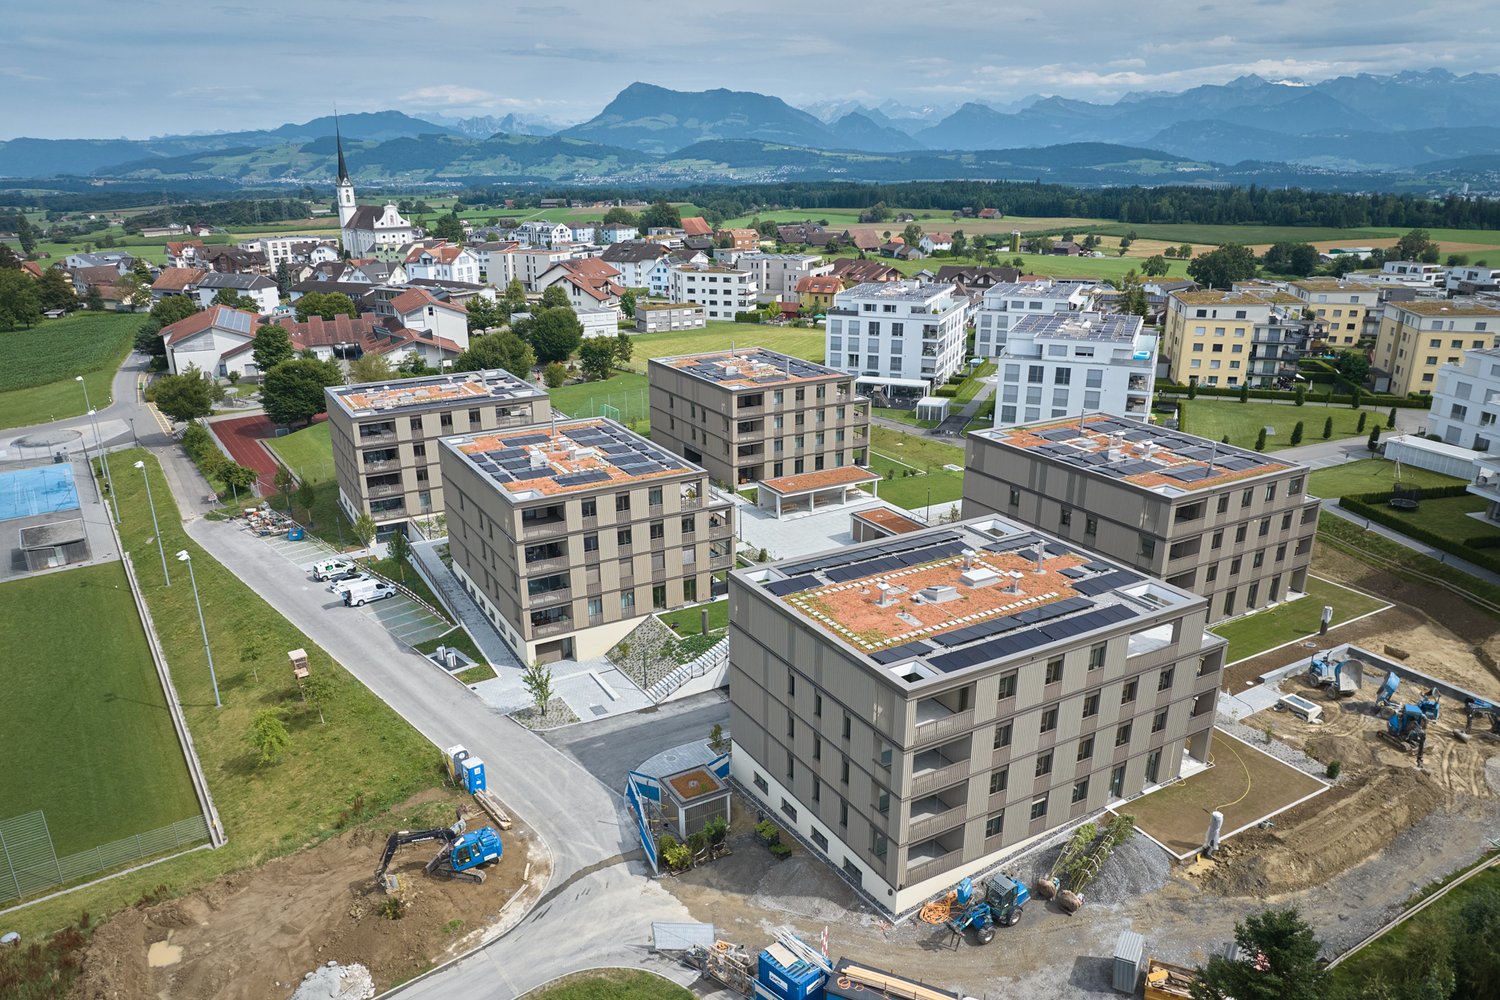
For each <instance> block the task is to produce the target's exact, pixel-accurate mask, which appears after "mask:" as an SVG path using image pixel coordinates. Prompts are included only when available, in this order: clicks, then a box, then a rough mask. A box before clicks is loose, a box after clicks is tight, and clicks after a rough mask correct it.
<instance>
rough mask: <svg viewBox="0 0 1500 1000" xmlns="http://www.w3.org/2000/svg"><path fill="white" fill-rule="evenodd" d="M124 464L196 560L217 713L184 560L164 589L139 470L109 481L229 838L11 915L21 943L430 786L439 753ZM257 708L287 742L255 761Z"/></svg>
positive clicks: (309, 839) (154, 471)
mask: <svg viewBox="0 0 1500 1000" xmlns="http://www.w3.org/2000/svg"><path fill="white" fill-rule="evenodd" d="M120 459H121V461H123V462H126V463H132V462H135V461H137V460H139V459H144V460H145V461H146V464H147V471H148V474H149V475H150V476H151V479H152V483H151V486H152V490H153V492H154V495H155V499H156V510H157V514H158V515H159V521H160V524H161V528H162V535H163V541H164V542H165V543H166V546H167V551H168V552H169V553H170V552H175V551H177V550H179V549H186V550H187V551H188V552H190V553H191V554H192V557H193V568H194V571H195V572H196V576H197V581H198V592H199V594H200V595H201V597H202V601H203V613H204V618H205V621H206V622H207V625H208V637H209V644H210V646H211V647H212V649H213V652H214V666H215V668H216V669H217V671H218V678H219V689H220V692H221V694H222V697H223V702H224V707H223V708H215V707H214V698H213V691H212V689H211V687H210V684H209V675H208V663H207V660H206V658H205V656H204V651H203V640H202V639H201V638H200V635H199V631H198V617H197V611H196V609H195V607H194V601H193V590H192V587H190V586H189V585H188V575H187V572H186V569H187V567H186V566H184V565H182V564H181V563H178V562H175V561H174V562H171V569H172V586H171V587H166V586H164V585H163V579H162V568H161V561H160V559H159V557H158V556H157V553H156V551H155V549H154V548H153V546H151V545H149V544H148V543H147V538H148V537H150V536H151V535H152V527H151V515H150V512H149V510H148V509H147V505H146V492H145V485H144V483H143V481H142V477H140V476H127V477H124V478H123V479H121V480H117V481H116V483H115V487H116V490H115V492H116V496H117V497H118V498H119V502H120V507H121V512H122V515H123V519H122V524H121V533H122V536H123V540H124V545H125V548H126V550H127V551H130V552H132V553H134V565H135V568H136V573H137V574H138V576H139V578H140V581H141V586H142V588H143V591H144V593H145V596H146V601H147V604H148V606H149V607H150V610H151V614H152V616H153V618H154V619H155V623H156V628H157V632H158V634H159V635H160V637H161V641H162V645H163V649H164V651H165V653H166V657H167V661H168V663H169V664H170V666H171V669H172V677H173V680H174V681H175V683H176V685H177V689H178V692H179V694H180V695H181V698H182V701H183V705H184V711H185V714H186V717H187V722H188V726H189V728H190V729H191V730H192V733H193V738H194V741H195V742H196V744H197V748H198V754H199V757H200V759H201V760H202V762H203V769H204V773H205V775H206V776H207V779H208V784H209V788H210V789H211V791H212V793H213V795H214V799H215V802H216V803H217V805H218V809H219V814H220V818H221V820H222V821H223V824H224V829H225V832H226V833H227V834H228V837H229V843H228V844H227V845H226V846H225V847H222V848H220V849H218V850H215V851H196V852H193V853H191V854H188V855H186V856H184V857H181V858H176V859H174V860H171V861H167V862H164V863H162V864H160V865H157V866H155V867H152V868H148V869H145V870H143V871H139V872H134V873H131V874H129V875H123V876H121V877H119V878H117V879H112V880H110V881H108V882H104V883H101V884H99V885H96V886H90V887H88V888H85V889H80V890H78V891H77V892H74V893H70V894H69V895H67V896H64V897H61V898H59V899H55V900H49V901H47V902H44V903H38V904H37V905H36V906H33V907H30V908H28V909H25V910H21V911H19V912H17V913H15V914H12V915H10V916H9V917H8V918H7V924H6V926H7V927H8V928H13V929H15V930H17V931H20V932H21V933H22V935H23V937H25V938H35V937H36V936H38V935H39V933H41V932H43V931H47V930H51V929H53V928H56V927H60V926H62V925H63V924H66V923H68V922H69V921H70V920H72V919H74V918H76V916H77V915H78V913H79V912H80V911H88V912H89V913H91V914H93V915H94V917H95V919H96V920H97V919H98V918H99V917H100V916H102V915H107V914H109V913H111V912H113V911H114V910H117V909H119V908H120V907H122V906H126V905H128V904H130V903H131V902H133V901H135V900H136V899H138V898H140V897H141V896H142V895H143V894H144V893H146V892H148V891H151V890H153V889H154V888H155V887H156V886H159V885H165V886H166V887H167V890H168V894H169V895H170V894H178V893H183V892H187V891H189V890H191V889H193V888H195V887H196V886H199V885H201V884H203V883H205V882H208V881H210V880H212V879H214V878H216V877H218V876H220V875H223V874H225V873H226V872H230V871H234V870H236V869H240V868H245V867H248V866H252V865H256V864H258V863H260V862H262V861H264V860H266V859H268V858H270V857H272V856H275V855H278V854H285V853H288V852H290V851H294V850H296V849H298V848H299V847H302V846H305V845H307V844H310V843H316V842H318V841H319V840H322V839H324V838H326V837H328V836H330V835H332V834H333V833H334V832H335V831H336V830H338V829H339V828H341V827H343V826H347V825H349V824H350V823H354V822H358V821H361V820H363V819H366V818H369V817H372V816H375V815H377V814H379V813H381V812H383V811H385V810H386V809H387V808H389V807H390V806H391V805H392V804H394V803H398V802H401V801H403V800H405V799H406V798H408V797H409V796H411V795H412V794H414V793H415V792H417V791H419V790H420V789H422V788H424V787H428V786H430V785H432V784H435V783H436V782H438V781H439V780H440V777H439V771H438V766H437V762H438V756H437V754H436V753H434V752H433V748H432V745H431V744H430V743H428V741H427V740H426V739H424V738H423V737H422V736H421V735H420V734H418V733H417V732H416V730H414V729H412V728H411V726H409V725H408V724H407V723H406V722H405V721H403V720H402V719H401V718H400V717H399V716H398V715H396V713H395V712H393V711H392V710H391V709H390V708H389V707H388V706H387V705H386V704H385V703H384V702H382V701H381V700H380V699H379V698H377V697H375V695H374V694H372V693H371V692H370V691H369V689H367V688H366V687H365V686H364V685H363V684H361V683H359V681H357V680H355V679H354V678H353V677H352V676H351V675H350V674H349V673H348V672H347V671H346V670H344V669H343V668H342V667H341V666H338V665H337V664H335V663H334V662H333V661H332V660H331V659H330V658H329V656H328V654H327V653H325V652H324V651H323V650H322V649H320V648H318V647H317V646H316V645H315V644H314V643H313V642H312V640H310V639H309V638H308V637H307V636H306V635H304V634H302V633H301V632H300V631H298V630H297V629H296V628H294V627H293V626H292V625H291V624H290V623H289V622H288V621H287V620H286V619H285V618H283V617H282V616H281V615H280V614H278V613H277V612H276V611H275V610H274V609H273V608H272V607H271V606H270V605H268V604H267V603H266V602H265V601H263V600H262V599H261V598H260V597H259V596H258V595H257V594H256V593H255V592H254V591H253V590H251V589H250V588H249V587H248V586H246V585H245V584H244V583H242V582H241V581H240V580H239V578H238V577H236V576H235V575H234V573H233V572H232V571H230V570H229V569H228V568H226V567H225V566H223V565H222V564H220V563H219V562H218V561H216V560H215V559H214V558H213V557H211V556H210V555H208V554H207V553H206V552H204V551H203V549H201V548H200V547H199V546H198V545H197V544H196V543H195V542H193V541H192V540H191V539H189V537H188V536H187V534H186V532H184V531H183V529H182V527H181V518H180V516H179V513H178V510H177V507H176V504H175V503H174V501H173V499H172V494H171V492H170V490H169V489H168V487H167V483H166V480H165V479H164V478H163V477H162V474H161V469H160V467H159V466H158V465H157V463H156V460H155V459H154V458H153V457H151V456H150V455H149V453H147V452H145V451H143V450H131V451H126V452H123V453H120ZM299 647H300V648H302V649H305V650H307V653H308V658H309V663H310V666H311V668H312V671H313V673H314V674H322V675H324V676H326V677H328V678H329V679H330V681H331V687H332V691H331V695H330V697H329V698H328V700H327V701H326V703H325V705H324V717H325V718H326V719H327V723H326V724H321V723H319V721H318V712H317V710H316V709H315V708H314V707H312V706H311V705H303V704H302V701H301V699H300V698H299V696H298V693H297V686H296V684H295V683H293V680H292V676H291V671H290V670H289V669H288V668H287V661H286V651H287V650H289V649H296V648H299ZM263 709H274V710H276V711H278V712H280V713H281V714H282V716H283V719H284V722H285V725H286V728H287V730H288V732H289V734H290V737H291V743H290V746H289V747H288V749H287V751H286V752H285V754H284V755H283V756H282V757H281V758H280V759H279V760H278V761H277V762H275V763H272V764H267V765H258V764H257V762H256V752H255V750H254V748H253V747H252V746H251V744H250V739H249V732H250V723H251V720H252V719H253V718H254V717H255V715H256V713H257V712H259V711H261V710H263ZM51 770H55V767H54V768H52V769H51Z"/></svg>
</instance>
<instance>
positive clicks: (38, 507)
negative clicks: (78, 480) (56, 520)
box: [0, 463, 78, 521]
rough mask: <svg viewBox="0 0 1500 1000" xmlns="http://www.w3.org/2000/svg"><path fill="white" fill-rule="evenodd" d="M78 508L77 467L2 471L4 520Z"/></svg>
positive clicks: (0, 498) (0, 495)
mask: <svg viewBox="0 0 1500 1000" xmlns="http://www.w3.org/2000/svg"><path fill="white" fill-rule="evenodd" d="M77 509H78V489H77V488H76V487H75V486H74V485H73V466H72V465H71V464H68V463H61V464H58V465H39V466H36V467H34V468H30V469H17V470H15V471H14V472H0V521H14V520H15V519H17V518H21V517H35V516H36V515H38V514H50V513H53V512H54V511H60V510H77Z"/></svg>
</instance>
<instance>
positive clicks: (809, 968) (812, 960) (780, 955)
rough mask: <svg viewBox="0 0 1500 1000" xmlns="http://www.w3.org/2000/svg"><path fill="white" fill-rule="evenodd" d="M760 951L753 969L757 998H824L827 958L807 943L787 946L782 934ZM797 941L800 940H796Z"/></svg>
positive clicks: (813, 999) (826, 979)
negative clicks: (823, 957)
mask: <svg viewBox="0 0 1500 1000" xmlns="http://www.w3.org/2000/svg"><path fill="white" fill-rule="evenodd" d="M778 937H779V940H777V942H776V943H775V944H773V945H771V946H770V947H768V948H767V949H765V950H764V951H762V952H761V953H760V958H759V959H758V961H757V962H756V969H755V996H756V997H757V998H759V1000H823V987H824V985H825V984H826V983H827V982H828V966H827V964H826V962H827V960H826V959H821V957H820V956H818V955H817V954H816V953H815V952H814V953H813V954H808V952H809V951H811V949H810V948H807V946H806V945H803V946H802V947H801V948H798V947H796V946H795V945H789V943H788V942H787V941H786V940H785V937H786V936H785V935H779V936H778ZM798 943H799V944H800V942H798Z"/></svg>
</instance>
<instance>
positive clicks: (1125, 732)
mask: <svg viewBox="0 0 1500 1000" xmlns="http://www.w3.org/2000/svg"><path fill="white" fill-rule="evenodd" d="M1129 742H1130V723H1128V722H1127V723H1125V724H1124V725H1123V726H1121V727H1120V728H1119V729H1116V730H1115V746H1117V747H1122V746H1124V745H1125V744H1127V743H1129Z"/></svg>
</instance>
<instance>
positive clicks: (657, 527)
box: [651, 521, 667, 541]
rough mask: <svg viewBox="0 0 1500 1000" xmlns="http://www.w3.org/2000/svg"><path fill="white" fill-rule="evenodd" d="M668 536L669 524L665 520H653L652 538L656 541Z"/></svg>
mask: <svg viewBox="0 0 1500 1000" xmlns="http://www.w3.org/2000/svg"><path fill="white" fill-rule="evenodd" d="M666 537H667V525H666V523H665V522H664V521H652V522H651V540H652V541H656V540H658V539H661V538H666Z"/></svg>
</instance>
